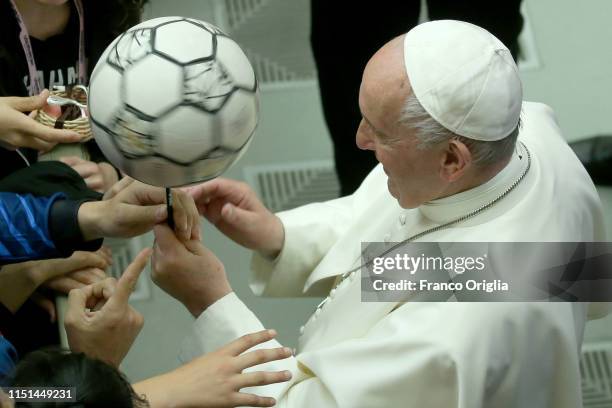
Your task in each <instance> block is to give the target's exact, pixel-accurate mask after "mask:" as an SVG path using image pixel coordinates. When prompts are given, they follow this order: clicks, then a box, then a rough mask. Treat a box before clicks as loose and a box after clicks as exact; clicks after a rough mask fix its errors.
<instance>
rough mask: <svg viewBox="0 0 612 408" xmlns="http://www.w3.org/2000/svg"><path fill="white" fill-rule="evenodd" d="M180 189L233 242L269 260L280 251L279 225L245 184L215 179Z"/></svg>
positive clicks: (282, 229) (280, 225) (282, 233)
mask: <svg viewBox="0 0 612 408" xmlns="http://www.w3.org/2000/svg"><path fill="white" fill-rule="evenodd" d="M183 190H184V191H186V192H188V193H189V194H190V195H191V196H192V197H193V198H194V200H195V202H196V205H197V207H198V211H199V212H200V214H201V215H203V216H204V217H206V218H207V219H208V220H209V221H210V222H211V223H212V224H214V225H215V226H216V227H217V228H218V229H219V230H220V231H221V232H223V233H224V234H225V235H227V236H228V237H229V238H231V239H232V240H234V241H235V242H236V243H238V244H240V245H242V246H244V247H246V248H249V249H253V250H256V251H260V252H262V253H264V254H266V255H268V256H271V257H274V256H276V255H278V253H279V252H280V251H281V249H282V247H283V243H284V241H285V231H284V228H283V224H282V222H281V220H280V219H279V218H278V217H277V216H275V215H274V214H273V213H272V212H270V211H269V210H268V209H267V208H266V207H265V206H264V205H263V204H262V202H261V201H260V200H259V198H257V195H256V194H255V192H254V191H253V190H252V189H251V188H250V187H249V185H248V184H246V183H243V182H239V181H235V180H229V179H223V178H217V179H214V180H211V181H208V182H206V183H202V184H200V185H197V186H192V187H187V188H184V189H183Z"/></svg>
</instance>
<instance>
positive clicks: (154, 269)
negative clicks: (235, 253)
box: [151, 225, 232, 317]
mask: <svg viewBox="0 0 612 408" xmlns="http://www.w3.org/2000/svg"><path fill="white" fill-rule="evenodd" d="M154 231H155V246H154V247H153V258H152V262H151V277H152V278H153V282H155V284H156V285H157V286H159V287H160V288H161V289H163V290H164V291H165V292H167V293H168V294H169V295H170V296H172V297H174V298H175V299H177V300H178V301H180V302H181V303H183V305H185V307H186V308H187V310H189V311H190V312H191V314H192V315H193V316H195V317H198V316H199V315H200V313H202V312H203V311H204V310H205V309H206V308H208V306H210V305H212V304H213V303H214V302H216V301H217V300H219V299H221V298H222V297H223V296H225V295H227V294H228V293H230V292H231V291H232V288H231V286H230V284H229V281H228V280H227V276H226V274H225V268H224V267H223V264H222V263H221V261H220V260H219V259H218V258H217V257H216V256H215V254H213V253H212V252H211V251H210V250H209V249H208V248H206V247H204V246H203V245H202V243H201V242H200V241H199V240H197V239H194V240H190V241H184V242H182V241H180V240H178V239H177V238H176V236H175V235H174V233H173V232H172V230H171V229H170V228H168V226H166V225H157V226H155V229H154Z"/></svg>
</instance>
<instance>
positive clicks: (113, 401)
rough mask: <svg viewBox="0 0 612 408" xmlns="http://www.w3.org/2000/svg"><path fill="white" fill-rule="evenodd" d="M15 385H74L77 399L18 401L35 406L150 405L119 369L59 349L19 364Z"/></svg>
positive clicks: (137, 407) (122, 407)
mask: <svg viewBox="0 0 612 408" xmlns="http://www.w3.org/2000/svg"><path fill="white" fill-rule="evenodd" d="M11 386H12V387H73V388H74V389H75V396H76V401H74V402H32V403H27V402H19V403H17V404H16V407H32V408H52V407H53V408H63V407H81V408H102V407H104V408H109V407H113V408H141V407H148V406H149V404H148V402H147V401H146V399H144V398H142V397H139V396H138V395H136V393H135V392H134V389H133V388H132V386H131V385H130V383H129V382H128V381H127V379H126V378H125V377H124V376H123V374H121V373H120V372H119V371H118V370H117V369H116V368H114V367H112V366H110V365H108V364H106V363H104V362H102V361H100V360H95V359H92V358H89V357H87V356H86V355H85V354H82V353H78V354H75V353H70V352H67V351H62V350H58V349H44V350H38V351H35V352H32V353H30V354H28V355H27V356H26V357H25V358H24V359H23V360H21V362H19V364H18V365H17V367H16V369H15V372H14V374H13V376H12V381H11Z"/></svg>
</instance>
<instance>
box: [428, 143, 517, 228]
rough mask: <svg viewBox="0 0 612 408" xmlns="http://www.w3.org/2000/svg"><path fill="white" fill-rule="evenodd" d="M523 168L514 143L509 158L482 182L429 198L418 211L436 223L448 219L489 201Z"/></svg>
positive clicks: (508, 184) (455, 217)
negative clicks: (472, 186)
mask: <svg viewBox="0 0 612 408" xmlns="http://www.w3.org/2000/svg"><path fill="white" fill-rule="evenodd" d="M526 167H527V152H526V151H525V147H524V146H523V145H522V144H521V143H518V142H517V146H516V149H515V151H514V154H513V155H512V158H511V159H510V161H509V162H508V164H507V165H506V167H504V168H503V169H502V170H501V171H500V172H499V173H497V174H496V175H495V177H493V178H492V179H490V180H489V181H487V182H486V183H484V184H481V185H479V186H476V187H474V188H471V189H469V190H466V191H462V192H460V193H457V194H454V195H452V196H448V197H444V198H440V199H437V200H432V201H429V202H427V203H425V204H423V205H421V206H420V207H419V211H421V213H422V214H423V215H424V216H425V217H427V218H429V219H430V220H432V221H434V222H436V223H445V222H450V221H452V220H454V219H457V218H459V217H461V216H463V215H466V214H469V213H471V212H472V211H475V210H477V209H478V208H480V207H482V206H484V205H486V204H488V203H490V202H492V201H493V200H495V199H496V198H498V197H499V196H501V195H502V194H503V193H504V192H505V191H506V190H507V189H508V188H510V186H511V185H512V184H513V183H514V182H515V181H516V180H517V179H518V178H519V177H520V176H521V174H523V172H524V171H525V169H526Z"/></svg>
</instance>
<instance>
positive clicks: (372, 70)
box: [356, 55, 447, 208]
mask: <svg viewBox="0 0 612 408" xmlns="http://www.w3.org/2000/svg"><path fill="white" fill-rule="evenodd" d="M383 56H384V55H383ZM376 58H377V57H376V56H375V57H374V58H372V60H371V61H370V62H369V63H368V66H367V67H366V69H365V71H364V75H363V79H362V83H361V88H360V91H359V107H360V109H361V114H362V120H361V123H360V124H359V128H358V129H357V135H356V142H357V146H358V147H359V148H360V149H363V150H371V151H373V152H374V154H375V155H376V159H377V160H378V161H379V162H380V163H381V164H382V166H383V169H384V171H385V173H386V174H387V177H388V181H387V185H388V188H389V192H390V193H391V195H392V196H393V197H395V198H396V199H397V201H398V202H399V204H400V206H401V207H403V208H415V207H418V206H420V205H421V204H423V203H425V202H427V201H430V200H433V199H436V198H439V197H441V196H442V195H443V191H444V189H445V188H446V187H447V184H446V183H445V181H444V180H443V179H442V177H441V166H442V164H443V161H444V148H445V146H438V147H437V146H434V147H431V148H427V149H419V148H418V145H419V140H418V139H417V137H416V136H415V134H414V131H413V130H411V129H410V128H409V127H407V126H405V125H403V124H400V123H399V121H398V119H399V117H400V113H401V109H402V106H403V103H404V101H405V99H406V96H408V95H409V93H410V92H412V90H411V89H410V85H409V83H408V82H407V80H406V81H404V82H402V85H398V84H397V83H394V81H392V80H391V79H389V78H390V77H391V76H392V73H389V72H387V71H388V70H389V68H388V65H385V64H384V63H383V64H380V61H377V60H376ZM379 59H380V58H379ZM395 82H397V81H395Z"/></svg>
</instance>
